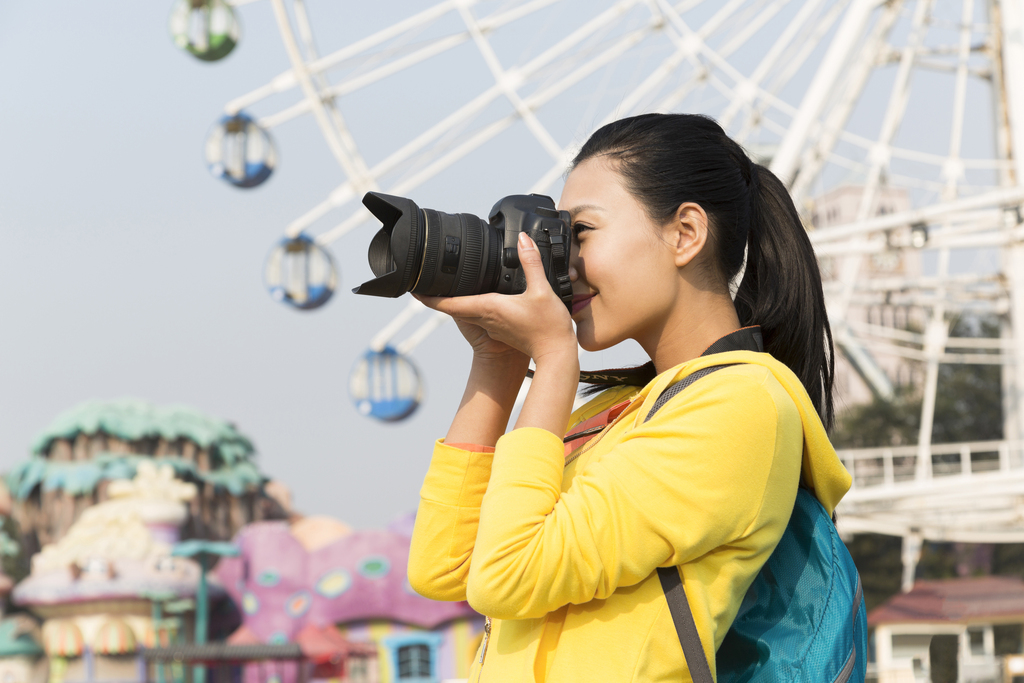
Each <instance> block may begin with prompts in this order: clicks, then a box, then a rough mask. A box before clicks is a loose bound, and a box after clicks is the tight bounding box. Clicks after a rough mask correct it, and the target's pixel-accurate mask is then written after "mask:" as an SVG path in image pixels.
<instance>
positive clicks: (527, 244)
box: [519, 232, 533, 249]
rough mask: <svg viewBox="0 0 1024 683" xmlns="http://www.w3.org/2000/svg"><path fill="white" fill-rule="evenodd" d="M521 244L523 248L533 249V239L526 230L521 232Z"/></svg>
mask: <svg viewBox="0 0 1024 683" xmlns="http://www.w3.org/2000/svg"><path fill="white" fill-rule="evenodd" d="M519 246H521V247H522V248H523V249H533V240H531V239H530V236H529V235H527V234H526V233H525V232H521V233H519Z"/></svg>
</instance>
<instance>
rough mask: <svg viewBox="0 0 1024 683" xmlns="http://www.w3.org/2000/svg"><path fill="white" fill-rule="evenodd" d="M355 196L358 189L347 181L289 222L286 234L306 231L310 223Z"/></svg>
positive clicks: (292, 235)
mask: <svg viewBox="0 0 1024 683" xmlns="http://www.w3.org/2000/svg"><path fill="white" fill-rule="evenodd" d="M355 196H356V191H355V189H353V187H352V183H350V182H348V181H346V182H345V183H343V184H342V185H341V186H339V187H337V188H335V189H334V190H333V191H332V192H331V193H330V194H329V195H327V199H325V200H324V201H322V202H320V203H319V204H317V205H316V206H314V207H313V208H312V209H310V210H309V211H307V212H306V213H304V214H302V215H301V216H299V217H298V218H296V219H295V220H293V221H292V222H291V223H289V224H288V227H286V228H285V231H284V232H285V234H286V235H287V236H288V237H295V236H296V235H298V234H299V233H300V232H303V231H305V230H306V228H308V227H309V226H310V225H312V224H313V223H315V222H316V221H318V220H319V219H321V218H323V217H324V216H326V215H327V213H328V212H330V211H331V210H332V209H336V208H338V207H340V206H344V205H345V204H347V203H348V202H349V201H351V200H352V198H353V197H355Z"/></svg>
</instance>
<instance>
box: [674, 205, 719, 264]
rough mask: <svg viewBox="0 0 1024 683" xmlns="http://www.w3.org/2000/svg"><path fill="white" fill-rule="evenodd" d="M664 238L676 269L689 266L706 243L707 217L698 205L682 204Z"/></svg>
mask: <svg viewBox="0 0 1024 683" xmlns="http://www.w3.org/2000/svg"><path fill="white" fill-rule="evenodd" d="M665 231H666V234H665V237H666V238H667V241H668V243H669V246H670V247H671V248H672V252H673V256H674V258H675V263H676V267H677V268H682V267H683V266H686V265H689V264H690V263H691V262H693V260H694V259H695V258H696V257H697V255H698V254H700V252H701V250H702V249H704V245H705V244H707V241H708V215H707V213H705V212H704V209H702V208H701V206H700V205H699V204H694V203H693V202H683V203H682V204H680V205H679V208H678V209H676V213H675V215H674V216H673V218H672V220H671V221H670V222H669V224H668V225H667V226H665Z"/></svg>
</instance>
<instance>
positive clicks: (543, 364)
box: [533, 347, 580, 376]
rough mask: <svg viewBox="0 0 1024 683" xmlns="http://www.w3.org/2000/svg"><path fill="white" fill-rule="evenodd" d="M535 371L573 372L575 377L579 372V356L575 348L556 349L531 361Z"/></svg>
mask: <svg viewBox="0 0 1024 683" xmlns="http://www.w3.org/2000/svg"><path fill="white" fill-rule="evenodd" d="M533 362H534V365H536V367H537V371H540V370H541V368H543V369H545V370H547V369H548V368H551V369H557V370H558V371H563V372H574V373H575V374H576V375H577V376H578V375H579V371H580V356H579V351H578V350H577V349H576V348H564V347H562V348H556V349H552V350H551V351H547V352H544V353H540V354H538V355H537V356H536V357H534V359H533Z"/></svg>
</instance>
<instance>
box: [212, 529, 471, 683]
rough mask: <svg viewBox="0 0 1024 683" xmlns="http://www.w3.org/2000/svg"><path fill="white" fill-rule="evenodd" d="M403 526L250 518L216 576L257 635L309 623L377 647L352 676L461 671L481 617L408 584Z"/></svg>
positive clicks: (271, 636)
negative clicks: (236, 551) (236, 552)
mask: <svg viewBox="0 0 1024 683" xmlns="http://www.w3.org/2000/svg"><path fill="white" fill-rule="evenodd" d="M410 530H411V524H408V523H405V524H403V523H397V524H395V525H392V528H390V529H387V530H368V531H349V530H348V529H347V527H345V526H344V525H342V524H340V523H339V522H335V521H333V520H329V519H325V518H306V519H303V520H300V521H298V522H296V523H293V524H288V523H285V522H260V523H256V524H251V525H249V526H248V527H246V528H245V529H243V530H242V532H241V533H239V534H238V536H237V537H236V539H235V543H236V544H237V545H238V546H239V548H240V549H241V555H240V556H239V557H236V558H225V559H223V560H221V562H220V564H219V565H218V567H217V578H218V579H219V581H220V582H221V584H222V585H223V586H224V588H225V590H226V591H227V592H228V594H229V595H230V596H231V597H232V598H233V599H234V600H235V602H236V603H237V604H239V605H240V606H241V609H242V613H243V616H242V618H243V626H242V627H241V628H242V629H244V630H245V631H246V632H248V634H249V635H248V637H249V638H252V637H255V639H256V640H257V642H262V643H271V644H272V643H286V642H293V641H295V640H296V639H297V637H298V636H299V634H300V633H301V632H302V631H303V630H304V629H308V628H309V627H310V626H313V627H317V628H324V627H336V628H337V629H338V631H339V632H340V634H341V635H342V636H343V637H344V638H345V639H346V640H348V641H350V642H352V643H355V644H364V645H372V646H374V647H375V649H376V652H377V656H376V660H375V662H370V663H369V666H366V664H367V663H366V662H364V661H362V660H353V661H352V662H351V665H352V666H350V668H349V671H347V672H346V673H347V674H348V679H347V680H350V681H352V682H353V683H355V682H356V681H364V682H365V683H392V681H395V682H398V681H417V682H421V683H430V682H434V683H438V682H439V681H442V680H446V679H452V678H456V679H457V678H465V676H466V675H467V674H468V670H469V663H470V661H471V660H472V658H473V655H474V653H475V651H476V645H477V643H478V642H479V640H480V638H481V636H482V632H483V617H481V616H480V615H479V614H477V613H476V612H474V611H473V610H472V609H471V608H470V607H469V606H468V605H467V604H466V603H464V602H435V601H433V600H428V599H426V598H424V597H422V596H420V595H418V594H417V593H416V592H415V591H413V590H412V588H411V587H410V585H409V582H408V579H407V577H406V567H407V565H408V561H409V531H410ZM363 667H365V668H363ZM246 680H247V682H250V683H256V681H255V680H252V681H250V678H249V677H247V679H246Z"/></svg>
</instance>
